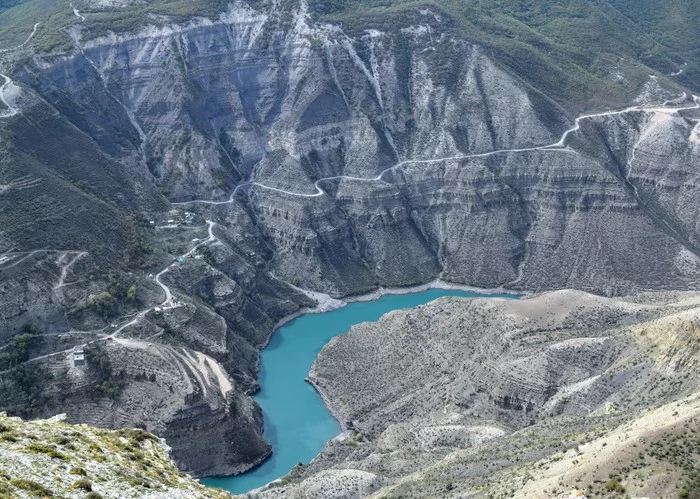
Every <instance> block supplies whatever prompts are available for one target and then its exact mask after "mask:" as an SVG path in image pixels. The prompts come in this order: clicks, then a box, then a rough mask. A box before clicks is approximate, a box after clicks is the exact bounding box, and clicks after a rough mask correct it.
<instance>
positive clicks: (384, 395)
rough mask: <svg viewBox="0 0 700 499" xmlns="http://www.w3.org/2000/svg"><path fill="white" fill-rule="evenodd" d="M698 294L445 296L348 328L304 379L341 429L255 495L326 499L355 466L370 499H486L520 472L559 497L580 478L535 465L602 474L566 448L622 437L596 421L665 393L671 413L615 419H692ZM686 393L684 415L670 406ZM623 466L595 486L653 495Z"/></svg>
mask: <svg viewBox="0 0 700 499" xmlns="http://www.w3.org/2000/svg"><path fill="white" fill-rule="evenodd" d="M699 303H700V302H699V301H698V298H697V296H695V295H683V294H681V295H675V296H668V295H667V296H659V295H655V296H652V297H646V298H645V299H644V300H641V299H635V298H633V299H626V300H613V299H608V298H600V297H596V296H593V295H589V294H586V293H583V292H576V291H558V292H552V293H545V294H542V295H539V296H533V297H527V298H523V299H521V300H517V301H514V300H501V299H488V300H485V299H477V300H472V299H460V298H443V299H440V300H437V301H435V302H432V303H430V304H428V305H425V306H422V307H419V308H417V309H415V310H406V311H396V312H392V313H389V314H387V315H385V316H384V317H382V318H381V319H380V320H379V321H378V322H376V323H365V324H360V325H357V326H354V327H353V328H352V330H351V331H350V333H349V334H347V335H342V336H337V337H336V338H334V339H333V340H331V342H330V343H329V344H328V345H326V347H324V349H323V350H322V351H321V353H320V355H319V357H318V358H317V360H316V362H315V363H314V366H313V369H312V372H311V375H310V377H311V379H312V380H313V383H314V385H315V386H316V387H317V389H319V390H320V391H321V392H322V393H323V395H324V397H325V398H326V400H327V402H328V403H329V404H330V407H331V409H332V410H333V411H334V413H335V414H336V415H337V417H338V419H339V420H340V421H342V422H344V427H345V428H344V429H345V432H344V433H343V435H342V436H341V437H340V438H338V439H336V440H335V441H333V442H331V443H329V444H328V445H327V446H326V448H325V449H324V451H323V452H322V454H321V455H320V456H319V457H318V458H316V459H315V460H314V461H313V462H312V463H311V464H310V465H309V466H308V467H305V468H304V469H303V470H299V469H295V471H294V472H293V473H292V474H290V475H289V476H288V477H287V479H286V480H285V481H286V482H287V484H283V483H278V484H272V485H271V486H270V487H269V488H268V489H267V490H266V491H264V492H260V493H259V494H254V495H257V496H260V497H277V496H284V497H305V498H308V497H329V496H328V495H323V494H322V493H321V492H319V491H320V490H324V491H326V492H328V491H329V490H335V493H334V494H335V495H332V496H333V497H336V496H337V497H340V496H342V494H343V493H349V494H350V493H351V492H352V488H353V487H354V485H353V483H354V482H353V480H351V479H350V478H343V477H351V476H353V475H357V474H364V475H367V476H369V475H372V476H373V480H372V483H374V484H375V486H376V487H377V488H375V489H374V490H373V491H372V492H374V493H376V494H377V496H378V497H384V496H387V495H391V496H394V495H408V496H411V497H422V496H431V497H434V496H435V495H440V496H445V497H452V496H454V497H461V496H464V495H470V494H475V495H476V496H477V497H481V496H484V497H486V496H488V495H489V494H492V495H494V494H495V495H501V494H505V495H509V492H508V490H509V489H508V487H511V486H513V487H515V486H516V484H517V483H520V486H517V487H518V488H517V489H519V488H520V487H521V486H522V483H521V482H519V481H518V480H521V479H522V476H521V474H525V473H526V472H528V473H530V474H532V475H537V474H538V473H543V474H544V475H546V476H549V477H550V478H551V482H550V483H549V485H558V486H559V489H560V492H563V491H564V490H568V489H570V488H572V487H574V486H575V485H579V483H578V481H576V482H573V481H565V480H563V479H562V477H561V476H559V477H558V482H557V483H554V480H555V474H553V473H548V472H546V471H540V470H542V469H543V467H544V465H541V463H543V462H554V461H557V460H558V459H560V458H558V457H557V456H559V455H562V454H563V455H564V456H565V459H567V460H568V461H567V464H568V465H569V466H570V461H571V460H574V465H576V464H578V463H577V462H576V461H577V460H578V461H579V462H587V463H588V464H586V466H585V471H587V472H588V475H587V476H588V478H586V482H585V483H583V484H580V485H581V488H584V487H585V485H586V484H587V483H591V486H593V480H594V479H596V478H591V475H593V477H597V476H598V475H600V474H601V473H602V471H601V473H598V472H597V471H596V470H597V468H596V467H595V466H594V465H595V461H594V460H592V459H593V456H592V454H591V455H587V457H585V458H583V459H581V458H578V457H577V452H576V451H574V450H571V449H578V447H576V446H577V445H581V446H582V445H583V444H584V443H587V442H591V441H595V440H596V439H600V440H599V441H598V443H597V444H596V443H591V444H590V445H591V446H593V447H594V448H596V449H597V451H596V452H598V451H599V450H600V449H602V448H603V447H605V445H607V444H604V443H603V442H604V441H607V442H612V441H614V440H615V438H617V437H614V435H617V436H619V435H622V434H623V433H625V432H626V431H627V430H626V429H620V430H615V431H612V432H610V433H609V431H610V429H613V428H617V427H618V426H619V425H620V424H622V423H624V422H626V421H629V420H634V419H635V418H636V417H637V416H640V415H642V414H645V413H646V412H647V411H648V409H649V408H650V407H657V406H659V405H663V404H666V403H668V405H667V406H666V407H665V408H664V409H663V411H661V412H665V413H668V416H669V417H670V419H669V420H664V422H663V424H661V420H660V419H659V418H662V419H663V417H662V416H660V415H657V416H654V417H653V418H652V417H651V416H645V418H647V419H648V421H646V422H644V423H641V421H642V420H640V423H637V422H634V423H629V425H628V426H625V427H624V428H633V427H636V426H639V427H640V428H644V429H643V430H641V431H642V433H644V432H649V433H648V434H649V435H651V434H652V431H651V430H650V429H649V428H650V427H649V426H648V424H649V423H650V422H652V420H653V421H655V422H654V423H653V425H656V424H657V423H659V424H660V427H661V426H662V427H664V428H665V429H664V431H665V432H668V433H670V434H673V433H674V432H677V431H681V432H684V431H685V430H684V429H680V427H681V426H682V422H683V421H690V420H689V419H688V418H691V419H692V417H694V416H693V415H696V414H697V410H698V409H697V390H698V377H697V373H696V371H695V368H694V365H695V363H696V362H695V360H693V359H694V358H695V353H694V352H695V350H696V343H697V338H696V331H697V330H698V324H699V322H698V321H700V315H699V314H700V309H699V308H698V304H699ZM688 396H691V398H690V399H688V400H687V401H685V402H682V403H680V404H670V403H669V402H670V401H673V400H682V399H683V398H684V397H688ZM686 403H687V404H689V406H688V407H687V409H688V411H689V412H684V416H682V417H680V416H679V415H678V411H676V413H675V414H674V415H673V416H670V413H671V412H673V410H671V408H672V407H685V405H684V404H686ZM683 410H684V411H685V409H683ZM674 418H677V419H674ZM635 425H636V426H635ZM673 425H677V426H676V427H675V429H674V426H673ZM596 427H597V428H596ZM601 428H602V429H601ZM629 431H632V430H629ZM635 431H636V430H635ZM625 438H626V439H627V438H629V437H625ZM656 438H658V435H657V437H656ZM661 440H663V439H661ZM630 441H631V440H630ZM635 441H636V440H635ZM644 448H645V449H647V451H644V452H645V454H644V455H646V453H647V452H648V454H651V455H656V458H659V457H660V456H659V455H658V453H656V454H655V453H654V452H653V451H652V450H651V447H650V446H649V445H648V443H646V444H645V445H644ZM586 452H588V451H586ZM635 453H636V451H635ZM603 454H605V452H604V453H603ZM578 455H579V456H580V455H581V454H580V453H579V454H578ZM600 459H603V458H602V457H601V458H600ZM605 459H606V460H607V461H606V462H612V461H611V460H610V459H609V456H608V457H606V458H605ZM584 460H585V461H584ZM645 466H648V467H649V470H650V472H651V470H652V469H653V465H651V464H648V463H647V465H645ZM635 467H636V466H635ZM594 468H595V469H594ZM602 468H603V467H602V466H601V470H602ZM624 468H625V465H623V464H619V465H617V464H616V465H614V466H613V467H612V468H610V469H608V468H606V469H605V476H606V478H605V480H606V481H607V480H609V477H607V474H608V472H610V473H612V474H613V475H615V474H616V473H619V475H618V478H619V479H620V480H621V481H625V483H626V484H627V483H629V484H630V485H629V487H632V486H634V488H633V490H638V491H639V492H640V494H642V495H643V491H644V490H646V491H647V494H648V493H649V492H648V491H650V490H656V493H655V494H651V495H657V496H664V494H666V493H667V490H666V489H664V488H663V487H662V488H660V489H659V488H656V489H655V487H660V485H659V484H658V483H657V482H655V480H656V478H654V479H653V480H652V479H650V480H649V481H647V480H637V482H634V480H632V475H633V473H632V472H631V471H630V468H629V467H628V468H627V470H626V471H624ZM547 469H548V468H547ZM557 469H559V468H557ZM673 469H674V470H675V471H674V473H675V472H677V473H679V475H678V478H677V480H678V481H679V482H682V481H684V480H692V478H691V477H692V473H691V472H690V471H688V470H686V469H685V468H684V467H683V465H680V464H676V465H674V466H673ZM583 471H584V470H579V471H577V472H576V473H575V474H576V476H579V477H582V476H584V473H583ZM560 472H561V470H560ZM625 473H626V474H625ZM688 473H690V474H688ZM567 476H568V475H567ZM650 476H656V475H655V473H654V472H651V473H650ZM529 479H532V478H529ZM527 480H528V479H527V478H526V481H525V483H527ZM567 480H568V479H567ZM290 482H291V483H290ZM319 482H322V483H323V484H324V485H325V488H324V487H323V486H319V485H318V484H319ZM341 484H342V485H341ZM312 485H313V488H312ZM540 485H541V484H540ZM567 485H568V489H567V488H566V486H567ZM625 486H627V485H625ZM554 488H556V487H554ZM528 490H530V493H529V495H528V494H524V495H523V497H526V496H527V497H535V496H536V497H540V496H541V497H545V496H546V497H549V496H551V495H552V494H553V490H554V489H552V490H551V492H552V494H550V495H546V493H543V489H538V488H537V486H535V487H530V488H529V489H528ZM548 490H549V489H548ZM343 491H345V492H343ZM532 494H534V495H532ZM537 494H540V495H537ZM543 494H544V495H543Z"/></svg>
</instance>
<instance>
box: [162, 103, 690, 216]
mask: <svg viewBox="0 0 700 499" xmlns="http://www.w3.org/2000/svg"><path fill="white" fill-rule="evenodd" d="M683 96H684V97H686V98H687V94H683ZM692 98H693V105H691V106H686V107H679V108H669V107H663V105H662V107H643V106H631V107H627V108H625V109H620V110H617V111H606V112H602V113H592V114H584V115H581V116H579V117H578V118H576V119H575V120H574V125H573V126H572V127H571V128H569V129H568V130H566V131H564V133H563V134H562V136H561V138H560V139H559V140H558V141H557V142H554V143H552V144H547V145H544V146H535V147H523V148H517V149H499V150H496V151H489V152H483V153H476V154H458V155H454V156H446V157H441V158H433V159H407V160H404V161H401V162H399V163H396V164H395V165H393V166H390V167H389V168H386V169H384V170H382V171H381V173H379V175H377V176H375V177H353V176H351V175H336V176H332V177H324V178H321V179H318V180H316V181H315V182H314V188H315V189H316V192H312V193H305V192H295V191H288V190H285V189H280V188H278V187H272V186H269V185H265V184H262V183H260V182H255V181H249V182H243V183H241V184H238V185H237V186H236V188H235V189H234V190H233V192H232V193H231V195H230V196H229V198H228V199H227V200H225V201H210V200H205V199H194V200H192V201H182V202H177V203H171V204H172V205H175V206H186V205H190V204H208V205H214V206H217V205H223V204H230V203H233V201H234V198H235V196H236V194H237V193H238V190H239V189H243V188H246V187H259V188H261V189H267V190H269V191H274V192H279V193H280V194H286V195H288V196H296V197H304V198H315V197H319V196H323V195H324V194H327V192H326V191H324V190H323V189H322V188H321V185H320V184H321V183H322V182H328V181H331V180H350V181H354V182H377V181H379V180H381V179H382V177H383V176H384V175H386V174H387V173H388V172H390V171H393V170H396V169H398V168H401V167H402V166H404V165H408V164H431V163H439V162H441V161H451V160H464V159H474V158H487V157H490V156H495V155H498V154H509V153H522V152H533V151H543V152H550V151H554V152H568V153H572V154H576V151H574V150H572V149H569V148H567V147H566V140H567V139H568V137H569V135H571V134H572V133H574V132H576V131H578V130H580V128H581V121H583V120H588V119H592V118H602V117H606V116H616V115H621V114H625V113H629V112H635V111H642V112H647V113H659V112H663V113H677V112H679V111H685V110H689V109H698V108H700V97H698V96H695V95H693V96H692ZM677 101H678V99H674V100H672V101H667V102H665V103H664V105H665V104H667V103H672V102H674V103H677Z"/></svg>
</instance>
